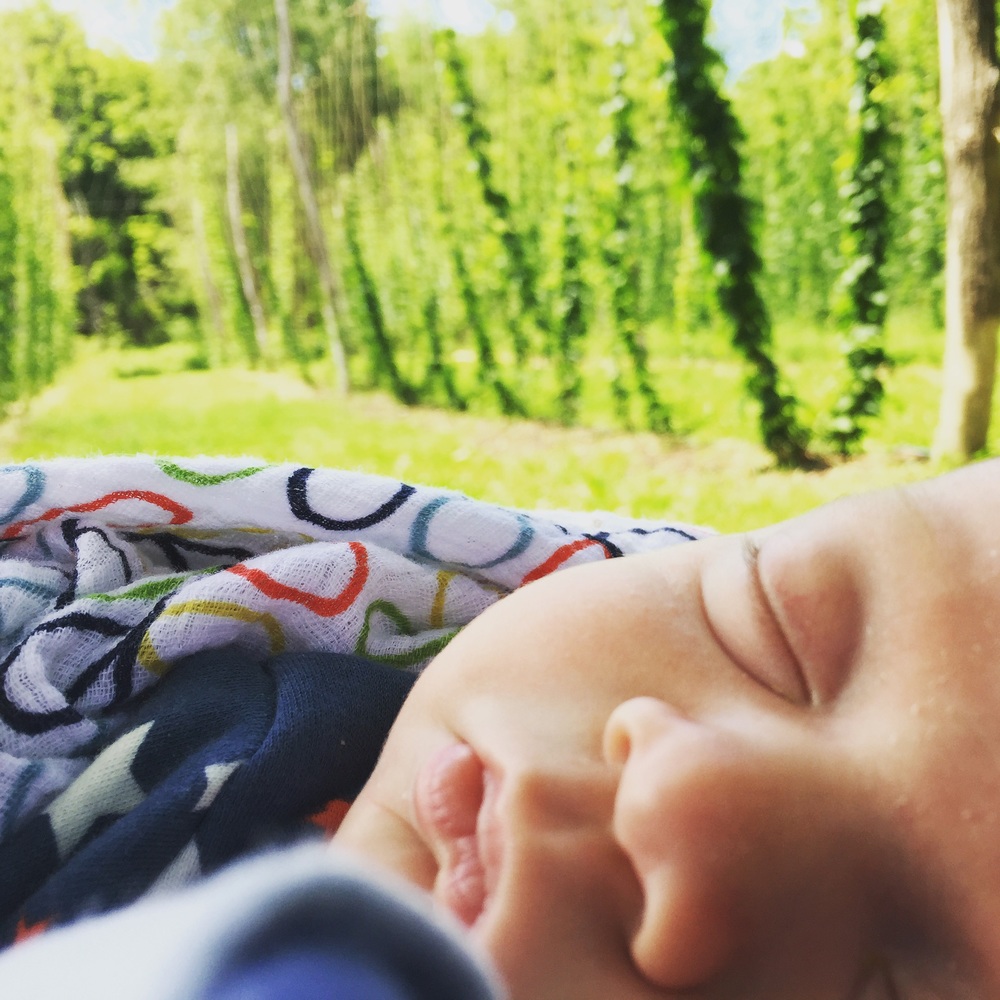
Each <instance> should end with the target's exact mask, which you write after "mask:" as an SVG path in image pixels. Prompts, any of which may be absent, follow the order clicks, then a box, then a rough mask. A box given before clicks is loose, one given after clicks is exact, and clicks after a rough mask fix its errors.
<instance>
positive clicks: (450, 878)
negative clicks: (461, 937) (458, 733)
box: [413, 743, 503, 927]
mask: <svg viewBox="0 0 1000 1000" xmlns="http://www.w3.org/2000/svg"><path fill="white" fill-rule="evenodd" d="M499 789H500V779H499V776H498V775H497V774H496V773H495V772H494V771H493V770H492V769H491V768H490V767H488V766H487V765H486V764H485V763H484V761H483V760H482V758H481V757H480V756H479V755H478V754H477V753H476V752H475V751H474V750H473V749H472V747H470V746H469V745H468V744H467V743H452V744H449V745H448V746H445V747H443V748H442V749H440V750H438V751H436V752H435V753H434V754H432V755H431V756H430V757H429V758H428V760H427V761H426V762H425V763H424V765H423V766H422V767H421V769H420V772H419V775H418V777H417V782H416V786H415V788H414V793H413V798H414V811H415V813H416V817H417V824H418V826H419V827H420V830H421V833H423V835H424V837H425V838H426V839H427V841H428V843H429V844H430V846H431V848H432V850H433V851H434V853H435V855H436V856H437V857H438V861H439V866H440V867H439V871H438V876H437V879H436V880H435V885H434V894H435V895H436V896H437V898H438V899H439V900H440V902H442V903H443V904H444V905H445V906H446V907H447V908H448V909H449V910H451V912H452V913H453V914H454V915H455V916H456V917H457V918H458V919H459V920H461V921H462V923H464V924H465V925H466V926H467V927H471V926H472V925H473V924H475V923H476V922H477V920H478V919H479V918H480V917H481V916H482V914H483V911H484V909H485V907H486V903H487V900H488V898H489V894H490V892H491V891H492V889H493V888H494V887H495V885H496V881H497V878H498V873H499V870H500V865H501V863H502V856H503V837H502V831H501V825H500V821H499V813H498V810H497V798H498V794H499Z"/></svg>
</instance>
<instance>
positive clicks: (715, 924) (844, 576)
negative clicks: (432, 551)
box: [338, 462, 1000, 1000]
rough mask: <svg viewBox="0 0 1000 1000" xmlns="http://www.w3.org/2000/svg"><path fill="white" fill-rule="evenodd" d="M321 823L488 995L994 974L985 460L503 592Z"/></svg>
mask: <svg viewBox="0 0 1000 1000" xmlns="http://www.w3.org/2000/svg"><path fill="white" fill-rule="evenodd" d="M338 843H340V844H342V845H345V846H346V847H348V848H349V849H353V850H356V851H358V852H361V853H363V854H364V855H366V856H367V857H368V858H370V859H372V860H374V861H375V862H376V863H378V864H380V865H382V866H384V867H387V868H388V869H390V870H392V871H394V872H396V873H397V874H398V875H401V876H402V877H403V878H404V879H406V880H407V881H409V882H411V883H414V884H416V885H418V886H421V887H423V888H424V889H426V890H428V891H429V892H431V893H432V894H433V896H434V897H435V899H436V900H437V901H438V902H439V903H440V904H441V905H442V906H443V907H445V908H447V909H448V910H450V911H451V912H452V913H453V914H454V915H455V916H456V917H458V918H459V919H460V920H461V921H463V922H464V923H465V924H466V925H467V926H468V927H469V933H470V935H471V936H472V938H473V939H474V941H475V942H477V944H478V945H479V946H480V947H481V948H482V949H484V950H485V951H486V952H487V953H488V954H489V956H490V957H491V959H492V961H493V963H494V965H495V966H496V968H497V969H498V971H499V973H500V977H501V979H502V980H503V982H504V983H505V985H506V986H507V989H508V990H509V993H510V996H511V997H512V998H514V1000H569V998H574V1000H588V998H593V1000H652V998H663V997H674V996H683V997H686V998H687V997H697V998H702V997H704V998H734V1000H744V998H761V1000H764V998H766V1000H783V998H788V1000H792V998H794V1000H828V998H829V1000H923V998H935V1000H958V998H975V1000H988V998H995V997H1000V462H987V463H982V464H980V465H977V466H972V467H970V468H967V469H963V470H961V471H958V472H955V473H952V474H949V475H947V476H943V477H941V478H939V479H935V480H931V481H929V482H927V483H922V484H920V485H916V486H912V487H908V488H905V489H899V490H893V491H888V492H883V493H875V494H871V495H866V496H860V497H852V498H850V499H846V500H841V501H837V502H836V503H833V504H831V505H829V506H827V507H823V508H820V509H819V510H816V511H813V512H811V513H809V514H806V515H805V516H802V517H799V518H796V519H794V520H791V521H788V522H785V523H783V524H779V525H777V526H774V527H772V528H768V529H765V530H762V531H756V532H752V533H750V534H748V535H735V536H727V537H719V538H711V539H706V540H702V541H698V542H694V543H690V544H685V545H681V546H677V547H675V548H672V549H667V550H664V551H662V552H656V553H651V554H646V555H641V556H632V557H628V558H625V559H617V560H612V561H609V562H607V563H603V564H600V565H587V566H582V567H578V568H574V569H569V570H567V571H565V572H563V573H557V574H554V575H553V576H550V577H547V578H546V579H543V580H540V581H538V582H536V583H533V584H530V585H529V586H527V587H525V588H523V589H521V590H519V591H517V592H516V593H514V594H513V595H511V596H510V597H508V598H506V599H504V600H503V601H501V602H500V603H499V604H498V605H496V606H495V607H494V608H492V609H491V610H489V611H488V612H486V613H485V614H483V615H482V616H480V617H479V618H478V619H476V620H475V621H474V622H473V623H472V624H471V625H470V626H469V627H468V628H467V629H466V630H465V631H463V632H462V633H461V634H460V635H459V636H458V637H457V638H456V639H455V640H454V641H453V642H452V643H451V645H449V646H448V647H447V649H445V651H444V652H442V653H441V654H440V656H438V658H437V659H436V660H435V661H434V663H433V664H432V665H431V666H430V667H429V668H428V669H427V671H426V672H425V673H424V675H423V676H422V677H421V678H420V680H419V681H418V683H417V684H416V686H415V687H414V690H413V693H412V695H411V696H410V698H409V700H408V701H407V703H406V704H405V705H404V707H403V710H402V712H401V714H400V716H399V718H398V720H397V722H396V724H395V726H394V728H393V730H392V732H391V734H390V736H389V739H388V741H387V743H386V746H385V749H384V752H383V754H382V757H381V760H380V762H379V764H378V766H377V768H376V770H375V773H374V774H373V776H372V778H371V780H370V781H369V783H368V784H367V786H366V787H365V789H364V791H363V793H362V794H361V796H360V797H359V799H358V801H357V802H356V803H355V805H354V806H353V807H352V809H351V810H350V812H349V814H348V816H347V819H346V820H345V823H344V825H343V827H342V829H341V832H340V834H339V835H338Z"/></svg>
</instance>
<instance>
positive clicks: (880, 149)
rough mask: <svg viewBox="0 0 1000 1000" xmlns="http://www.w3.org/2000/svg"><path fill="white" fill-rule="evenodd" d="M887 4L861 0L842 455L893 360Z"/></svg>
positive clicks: (873, 407)
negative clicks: (889, 340) (889, 341)
mask: <svg viewBox="0 0 1000 1000" xmlns="http://www.w3.org/2000/svg"><path fill="white" fill-rule="evenodd" d="M882 7H883V4H882V0H858V5H857V10H856V12H855V25H856V31H857V44H856V45H855V48H854V64H855V69H856V74H857V80H856V84H855V103H856V105H857V107H858V139H857V153H856V156H855V161H854V168H853V171H852V176H851V180H850V182H849V183H848V185H847V188H846V195H847V199H848V203H847V209H846V211H845V216H846V219H847V222H848V225H849V226H850V231H851V236H852V241H853V247H854V259H853V261H852V262H851V264H850V266H849V267H848V269H847V271H846V272H845V274H844V284H845V286H846V288H847V292H848V295H849V296H850V301H851V319H852V321H853V326H852V329H851V332H850V334H849V335H848V337H847V338H846V342H845V345H844V353H845V355H846V358H847V364H848V367H849V369H850V378H849V381H848V385H847V387H846V388H845V390H844V392H843V394H842V395H841V397H840V398H839V399H838V400H837V403H836V405H835V406H834V409H833V415H832V419H831V423H830V430H829V432H828V437H829V439H830V441H831V442H832V443H833V445H834V447H835V448H836V449H837V450H838V451H839V452H840V453H841V454H842V455H848V454H850V453H851V452H853V451H856V450H857V448H858V447H859V446H860V444H861V441H862V439H863V438H864V435H865V429H864V422H865V421H866V420H870V419H871V418H872V417H874V416H876V415H877V414H878V412H879V410H880V408H881V405H882V397H883V396H884V395H885V387H884V385H883V382H882V373H883V372H884V370H885V368H886V367H887V366H888V365H889V364H891V360H890V358H889V355H888V354H887V352H886V350H885V343H884V331H885V316H886V311H887V309H888V303H889V299H888V296H887V294H886V289H885V279H884V268H885V259H886V253H887V250H888V246H889V203H888V191H887V188H888V183H889V182H888V173H889V169H888V164H889V162H890V158H891V153H890V148H889V147H890V144H891V141H892V137H891V134H890V129H889V123H888V116H887V114H886V109H885V106H884V104H883V101H882V94H883V92H884V85H885V81H886V79H887V78H888V76H889V66H888V64H887V61H886V59H885V56H884V41H885V21H884V19H883V16H882Z"/></svg>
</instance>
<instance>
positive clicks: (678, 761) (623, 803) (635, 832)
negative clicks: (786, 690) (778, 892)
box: [604, 698, 783, 990]
mask: <svg viewBox="0 0 1000 1000" xmlns="http://www.w3.org/2000/svg"><path fill="white" fill-rule="evenodd" d="M604 752H605V756H606V757H607V759H608V760H609V762H611V763H614V764H619V765H621V766H622V775H621V781H620V784H619V787H618V793H617V796H616V799H615V807H614V819H613V830H614V835H615V838H616V840H617V841H618V843H619V845H620V847H621V848H622V850H623V851H624V852H625V854H626V855H627V856H628V858H629V860H630V861H631V863H632V866H633V867H634V869H635V872H636V874H637V876H638V878H639V881H640V883H641V887H642V893H643V909H642V914H641V918H640V921H639V924H638V927H637V929H636V930H635V931H634V933H633V936H632V938H631V951H632V957H633V959H634V961H635V963H636V965H637V966H638V967H639V969H640V970H641V971H642V972H643V973H644V975H646V976H647V977H648V978H649V979H650V980H652V981H653V982H654V983H656V984H657V985H659V986H662V987H663V988H665V989H669V990H684V989H692V988H697V987H704V986H707V985H709V984H710V983H711V982H713V981H714V980H716V979H718V978H719V977H720V976H722V975H723V974H724V973H726V972H727V971H729V970H730V969H731V967H732V966H733V965H734V963H737V960H738V958H739V956H740V954H741V953H745V952H746V951H747V949H748V948H749V947H750V946H751V940H750V938H751V932H753V935H752V936H753V937H757V931H759V929H760V926H761V924H762V923H766V922H767V921H766V914H765V913H764V912H763V909H764V908H766V907H767V905H768V903H767V901H766V897H767V895H768V894H769V892H768V887H767V877H762V875H767V876H768V877H773V876H777V875H778V873H777V872H776V871H774V870H773V869H774V868H775V867H778V868H780V867H781V865H782V863H783V860H782V857H781V848H780V840H781V836H780V830H777V829H776V827H777V825H778V818H779V817H780V813H781V810H782V803H781V802H780V801H774V800H773V795H772V793H773V791H774V790H775V789H776V788H781V787H782V786H781V780H780V776H779V775H776V774H775V773H774V772H773V770H772V771H770V772H769V769H768V766H767V765H766V763H764V765H763V766H760V765H761V761H760V760H755V759H754V758H755V755H754V753H753V751H752V748H751V747H749V746H748V744H747V742H746V741H744V740H742V739H740V738H738V737H735V736H733V735H731V734H726V733H722V732H720V731H719V730H718V729H715V728H713V727H711V726H709V725H705V724H703V723H701V722H698V721H693V720H691V719H688V718H686V717H685V716H683V715H682V714H680V713H679V712H677V711H676V710H674V709H672V708H671V707H670V706H669V705H667V704H665V703H664V702H661V701H659V700H657V699H654V698H634V699H632V700H630V701H627V702H624V703H623V704H622V705H620V706H619V707H618V708H616V709H615V711H614V712H613V713H612V715H611V717H610V718H609V720H608V723H607V726H606V728H605V733H604ZM776 779H777V780H776ZM780 797H781V796H779V798H780ZM768 869H771V871H770V872H768V871H767V870H768ZM779 880H780V876H779Z"/></svg>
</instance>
